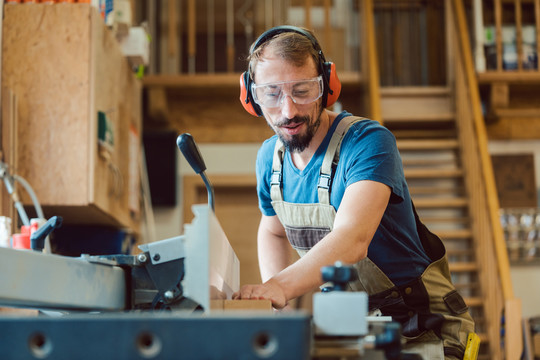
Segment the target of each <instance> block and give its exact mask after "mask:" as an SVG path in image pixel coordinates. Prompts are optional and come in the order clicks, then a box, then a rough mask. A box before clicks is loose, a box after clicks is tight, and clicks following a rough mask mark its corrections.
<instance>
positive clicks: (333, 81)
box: [325, 62, 341, 107]
mask: <svg viewBox="0 0 540 360" xmlns="http://www.w3.org/2000/svg"><path fill="white" fill-rule="evenodd" d="M325 69H326V70H327V73H326V75H327V79H328V89H329V90H328V89H326V91H327V92H328V93H327V94H326V96H327V97H326V105H325V107H330V106H332V105H334V104H335V102H336V101H337V99H338V98H339V94H340V93H341V82H340V81H339V79H338V76H337V72H336V65H335V64H334V63H332V62H327V63H326V64H325ZM330 91H331V92H332V93H330Z"/></svg>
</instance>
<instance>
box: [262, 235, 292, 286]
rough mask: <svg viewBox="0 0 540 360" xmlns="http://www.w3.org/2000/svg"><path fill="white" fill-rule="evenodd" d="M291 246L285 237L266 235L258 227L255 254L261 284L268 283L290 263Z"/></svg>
mask: <svg viewBox="0 0 540 360" xmlns="http://www.w3.org/2000/svg"><path fill="white" fill-rule="evenodd" d="M290 251H291V246H290V245H289V241H288V240H287V237H286V236H280V235H276V234H272V233H268V232H267V231H265V229H264V228H262V227H259V232H258V236H257V253H258V259H259V269H260V272H261V279H262V282H266V281H268V280H269V279H270V278H272V277H273V276H274V275H276V274H278V273H279V272H281V271H282V270H283V269H285V268H286V267H287V266H289V263H290V260H289V258H290V256H289V253H290Z"/></svg>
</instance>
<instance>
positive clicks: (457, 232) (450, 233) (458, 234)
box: [432, 229, 472, 241]
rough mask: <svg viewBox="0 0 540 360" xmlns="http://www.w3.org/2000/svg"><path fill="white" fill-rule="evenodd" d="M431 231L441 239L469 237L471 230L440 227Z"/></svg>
mask: <svg viewBox="0 0 540 360" xmlns="http://www.w3.org/2000/svg"><path fill="white" fill-rule="evenodd" d="M432 232H433V233H434V234H436V235H437V236H439V237H440V238H441V239H443V241H444V240H445V239H469V238H471V237H472V231H471V230H469V229H448V230H446V229H440V230H436V231H432Z"/></svg>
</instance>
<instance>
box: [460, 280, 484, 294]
mask: <svg viewBox="0 0 540 360" xmlns="http://www.w3.org/2000/svg"><path fill="white" fill-rule="evenodd" d="M479 286H480V284H479V283H478V282H470V283H454V287H455V288H456V289H457V290H458V291H460V292H461V291H464V290H468V289H473V290H476V289H478V287H479Z"/></svg>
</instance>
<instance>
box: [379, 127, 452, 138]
mask: <svg viewBox="0 0 540 360" xmlns="http://www.w3.org/2000/svg"><path fill="white" fill-rule="evenodd" d="M384 125H385V126H387V127H388V128H389V129H390V131H391V132H392V134H394V136H395V137H396V139H407V138H409V139H426V138H430V139H444V138H455V137H456V131H455V130H453V129H436V130H425V129H410V128H408V129H396V128H395V127H394V126H392V125H395V124H386V123H385V124H384Z"/></svg>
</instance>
